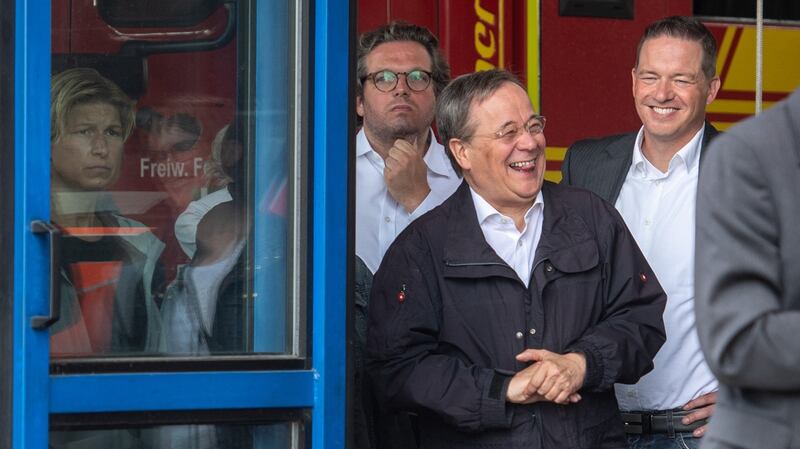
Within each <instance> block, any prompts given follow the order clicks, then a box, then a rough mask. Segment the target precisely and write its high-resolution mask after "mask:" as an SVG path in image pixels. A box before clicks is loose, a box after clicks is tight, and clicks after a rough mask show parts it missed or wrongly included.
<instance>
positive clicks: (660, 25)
mask: <svg viewBox="0 0 800 449" xmlns="http://www.w3.org/2000/svg"><path fill="white" fill-rule="evenodd" d="M716 57H717V46H716V42H715V40H714V37H713V36H712V35H711V33H710V32H709V31H708V29H707V28H706V27H705V26H704V25H703V24H701V23H700V22H698V21H697V20H694V19H690V18H685V17H669V18H665V19H662V20H659V21H657V22H654V23H653V24H651V25H650V26H649V27H648V28H647V29H646V30H645V32H644V35H643V36H642V38H641V40H640V41H639V47H638V50H637V54H636V65H635V66H634V68H633V70H632V71H631V75H632V83H633V85H632V91H633V98H634V104H635V107H636V112H637V113H638V115H639V118H640V119H641V120H642V127H641V129H640V130H639V132H638V133H630V134H624V135H619V136H612V137H607V138H603V139H597V140H585V141H581V142H578V143H576V144H574V145H573V146H572V147H570V148H569V150H568V151H567V154H566V156H565V158H564V163H563V165H562V174H563V180H562V183H565V184H570V185H575V186H578V187H585V188H587V189H589V190H592V191H594V192H595V193H597V194H599V195H600V196H602V197H603V198H604V199H606V201H608V202H610V203H612V204H614V205H615V206H616V208H617V210H619V212H620V214H621V215H622V217H623V218H624V219H625V223H626V224H627V225H628V227H629V228H630V230H631V233H632V234H633V235H634V237H635V238H636V241H637V243H638V244H639V247H640V248H641V250H642V252H643V253H644V255H645V257H647V260H648V262H649V263H650V265H651V266H652V268H653V271H654V272H655V273H656V276H657V277H658V280H659V282H660V283H661V285H662V286H663V287H664V290H665V291H666V292H667V306H666V309H665V310H664V327H665V329H666V332H667V341H666V343H665V344H664V346H663V347H662V348H661V350H660V351H659V353H658V355H657V356H656V358H655V360H654V363H655V368H654V369H653V371H652V372H651V373H649V374H647V375H646V376H644V377H642V378H641V379H640V380H639V382H637V383H636V384H635V385H622V384H618V385H617V386H616V393H617V400H618V402H619V406H620V410H621V411H622V412H623V419H624V420H625V421H626V431H627V433H628V442H629V443H630V445H631V448H634V449H638V448H643V447H647V448H651V449H668V448H686V447H689V448H696V447H697V446H698V445H699V442H700V440H699V437H701V436H702V435H703V433H704V432H705V423H706V419H708V418H709V417H710V416H711V414H712V412H713V410H714V404H715V403H716V391H717V388H718V387H717V381H716V379H715V378H714V375H713V374H712V373H711V371H710V369H709V367H708V365H707V364H706V362H705V359H704V358H703V354H702V352H701V349H700V344H699V341H698V337H697V330H696V326H695V315H694V246H695V236H694V229H695V194H696V192H697V178H698V175H699V173H700V170H699V168H700V159H701V158H703V155H704V154H703V153H704V151H705V148H706V146H707V144H708V142H709V140H710V139H711V138H712V137H714V136H715V135H716V134H717V131H716V130H715V129H714V128H713V127H712V126H711V125H710V124H707V123H706V122H705V110H706V106H707V105H708V104H709V103H711V102H712V101H713V100H714V98H715V97H716V94H717V90H718V89H719V85H720V80H719V77H718V76H716V73H715V72H716V67H715V62H716Z"/></svg>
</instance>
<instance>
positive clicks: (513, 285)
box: [439, 278, 528, 369]
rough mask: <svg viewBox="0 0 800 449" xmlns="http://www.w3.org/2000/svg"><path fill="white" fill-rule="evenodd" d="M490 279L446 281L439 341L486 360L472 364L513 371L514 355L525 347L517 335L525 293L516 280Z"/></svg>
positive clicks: (520, 325) (523, 307)
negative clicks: (483, 364) (484, 364)
mask: <svg viewBox="0 0 800 449" xmlns="http://www.w3.org/2000/svg"><path fill="white" fill-rule="evenodd" d="M490 279H491V280H489V279H487V280H486V281H479V282H476V281H475V280H474V279H472V280H465V279H451V280H448V288H447V294H446V295H445V297H444V298H443V308H442V311H443V316H442V327H441V329H440V333H439V340H440V341H441V342H446V343H447V344H449V345H452V346H455V347H458V348H460V350H461V352H463V353H468V354H483V355H484V356H485V357H486V358H485V359H484V360H480V361H479V360H473V362H479V363H490V364H487V365H486V366H495V367H500V368H503V369H513V368H514V367H515V362H514V359H513V355H514V354H516V353H518V352H521V351H522V349H523V345H524V340H519V339H518V338H517V337H516V335H517V333H518V332H519V330H520V329H522V328H523V327H524V324H525V306H524V301H525V298H526V297H527V294H528V293H527V291H526V290H525V289H524V286H522V285H521V284H519V283H518V281H516V280H512V279H503V278H490ZM515 351H516V352H515ZM490 360H491V362H490ZM498 364H499V365H498Z"/></svg>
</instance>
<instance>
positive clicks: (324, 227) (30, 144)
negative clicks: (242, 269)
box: [11, 0, 352, 449]
mask: <svg viewBox="0 0 800 449" xmlns="http://www.w3.org/2000/svg"><path fill="white" fill-rule="evenodd" d="M259 3H262V2H259ZM312 3H313V6H312V7H310V8H309V11H311V13H312V14H313V25H312V27H313V28H312V30H311V36H312V43H313V49H314V51H313V53H312V54H310V57H311V59H312V61H311V62H312V66H313V67H314V75H313V77H311V79H312V80H313V97H312V101H311V110H310V112H309V115H308V116H309V117H313V123H314V129H313V134H312V136H311V141H312V146H311V148H312V151H311V154H312V158H311V162H312V164H313V167H312V170H311V172H312V173H313V174H314V177H313V185H312V196H313V206H312V207H313V209H311V216H312V217H313V218H312V220H313V226H312V231H311V232H312V235H311V236H310V240H311V242H312V253H311V257H312V267H311V270H312V272H311V275H310V276H308V278H309V279H310V281H311V282H312V283H313V289H312V290H311V298H310V300H309V301H310V302H309V304H310V305H311V307H312V311H313V314H312V316H311V322H310V323H308V328H309V329H313V332H309V335H311V336H312V337H311V338H312V340H311V343H312V348H313V352H312V355H311V360H312V364H311V369H310V370H302V371H269V372H267V371H247V372H182V373H147V374H100V375H89V374H80V375H52V376H51V375H49V372H48V371H49V338H48V333H47V331H46V330H34V329H33V328H32V327H31V325H30V321H31V318H32V317H33V316H37V315H47V314H48V307H49V305H48V301H47V296H48V283H47V282H46V281H45V279H47V277H48V275H49V273H48V263H49V254H48V244H47V237H46V236H42V235H34V234H33V233H32V232H31V228H30V223H31V222H32V221H33V220H45V221H46V220H48V219H49V194H50V188H49V182H47V181H46V180H48V179H49V171H50V141H49V136H50V133H49V131H48V130H49V126H50V111H49V107H50V101H49V91H50V76H49V74H50V57H51V54H50V35H49V33H46V32H43V31H42V30H50V29H51V27H50V14H49V9H48V8H47V7H46V6H43V5H42V2H39V1H35V0H17V1H16V11H15V27H16V28H15V44H14V55H15V59H14V80H15V96H14V117H15V143H14V148H15V150H14V151H15V167H14V170H15V186H14V201H15V203H14V204H15V209H14V248H15V253H14V278H13V282H14V284H13V285H14V298H13V300H14V304H15V308H14V354H13V358H14V368H13V389H12V391H13V413H12V435H13V437H12V448H11V449H45V448H47V437H48V415H49V413H87V412H121V411H148V410H214V409H231V408H234V409H236V408H241V409H252V408H308V409H310V410H311V416H312V422H311V441H312V449H321V448H344V446H345V432H344V416H345V363H344V361H345V335H346V299H345V297H346V274H347V273H346V265H347V264H345V263H343V261H345V260H346V254H347V189H342V184H343V182H342V181H343V179H345V176H346V175H345V174H346V173H347V172H348V144H349V141H350V136H349V134H350V129H349V125H350V124H349V122H348V115H349V114H347V113H344V111H348V107H349V98H348V91H349V90H348V89H343V88H342V87H343V86H349V85H350V82H349V76H350V74H349V70H348V66H349V59H348V54H349V51H350V45H349V39H350V29H351V27H350V21H351V17H352V16H351V11H350V8H351V5H350V3H351V2H349V1H347V0H318V1H314V2H312ZM258 11H259V12H258V14H259V19H258V20H261V14H266V12H267V11H264V8H261V9H259V10H258ZM219 385H225V386H226V387H225V388H224V389H220V388H219Z"/></svg>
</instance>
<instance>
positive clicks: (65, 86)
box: [50, 68, 136, 143]
mask: <svg viewBox="0 0 800 449" xmlns="http://www.w3.org/2000/svg"><path fill="white" fill-rule="evenodd" d="M88 103H107V104H110V105H111V106H113V107H114V108H116V109H117V112H118V113H119V120H120V124H121V125H122V136H123V138H124V139H127V138H128V136H130V135H131V132H132V131H133V126H134V123H135V121H136V117H135V112H134V104H133V101H131V99H130V98H128V96H127V95H125V92H123V91H122V89H120V88H119V86H117V85H116V84H114V82H113V81H111V80H109V79H107V78H105V77H103V75H100V73H98V72H97V70H94V69H89V68H75V69H69V70H65V71H63V72H61V73H58V74H57V75H54V76H53V77H52V78H51V80H50V142H51V143H52V142H56V141H57V140H58V139H59V138H60V137H61V135H62V134H63V132H64V128H65V127H66V124H67V117H69V114H70V113H71V112H72V109H73V108H74V107H75V106H79V105H82V104H88Z"/></svg>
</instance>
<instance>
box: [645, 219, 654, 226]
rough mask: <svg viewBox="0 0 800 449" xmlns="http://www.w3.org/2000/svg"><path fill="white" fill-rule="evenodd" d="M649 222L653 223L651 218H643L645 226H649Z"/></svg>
mask: <svg viewBox="0 0 800 449" xmlns="http://www.w3.org/2000/svg"><path fill="white" fill-rule="evenodd" d="M651 224H653V222H652V220H645V221H644V225H645V226H650V225H651Z"/></svg>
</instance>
